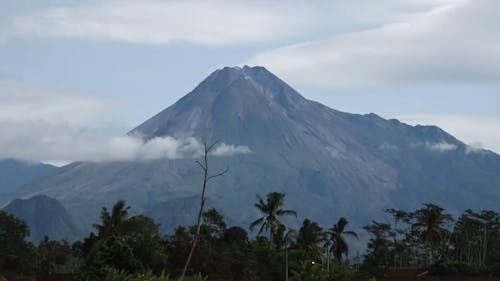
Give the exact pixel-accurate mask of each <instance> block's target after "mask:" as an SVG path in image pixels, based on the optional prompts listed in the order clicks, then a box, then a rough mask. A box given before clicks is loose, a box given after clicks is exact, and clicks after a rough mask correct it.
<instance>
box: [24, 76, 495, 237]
mask: <svg viewBox="0 0 500 281" xmlns="http://www.w3.org/2000/svg"><path fill="white" fill-rule="evenodd" d="M128 134H129V135H131V136H137V137H140V138H142V139H143V140H144V141H149V140H152V139H155V138H160V137H172V138H175V139H186V138H195V139H197V140H199V141H200V142H201V141H205V142H207V143H211V142H213V141H216V140H219V141H221V142H224V143H226V144H234V145H238V146H241V147H245V148H248V150H247V153H240V154H234V155H226V156H218V157H215V156H214V157H211V158H210V169H212V170H213V171H217V170H219V169H222V168H224V167H226V166H227V167H229V168H230V170H229V172H228V173H227V174H226V175H224V176H223V177H219V178H217V179H216V180H215V181H213V182H211V184H210V186H209V188H208V205H209V206H210V207H214V208H216V209H218V210H219V211H220V212H221V213H222V214H224V215H225V217H226V219H227V221H228V222H229V223H231V224H237V225H241V226H244V227H247V226H248V224H249V222H250V221H252V220H253V219H255V218H256V217H257V215H258V214H257V212H256V210H255V209H254V206H253V204H254V202H255V200H256V195H257V194H260V195H262V196H264V195H265V194H267V193H268V192H270V191H278V192H283V193H285V194H286V205H287V208H290V209H294V210H296V211H297V212H298V214H299V219H297V220H295V219H293V220H291V221H290V222H289V223H290V224H292V225H295V226H297V225H299V224H300V223H301V219H303V218H305V217H307V218H310V219H312V220H315V221H318V222H319V223H320V224H322V225H323V226H324V227H330V226H331V225H332V224H333V223H334V222H336V221H337V220H338V218H339V217H340V216H344V217H347V218H348V219H349V220H350V221H351V224H353V225H355V226H357V227H362V226H363V225H365V224H367V223H369V222H370V221H371V220H373V219H378V218H382V217H383V216H384V210H385V209H386V208H401V209H411V208H417V207H420V206H421V204H422V203H435V204H438V205H440V206H442V207H444V208H446V209H447V211H449V212H451V213H454V214H457V213H459V212H461V211H463V210H465V209H468V208H471V209H492V210H497V211H498V210H499V208H500V205H498V202H500V156H499V155H497V154H495V153H493V152H491V151H487V150H477V149H471V148H470V147H469V146H467V145H466V144H464V143H463V142H461V141H459V140H457V139H456V138H455V137H453V136H451V135H450V134H448V133H446V132H445V131H443V130H442V129H440V128H438V127H436V126H410V125H407V124H404V123H401V122H399V121H398V120H394V119H391V120H386V119H383V118H381V117H379V116H377V115H376V114H373V113H371V114H366V115H358V114H350V113H344V112H340V111H337V110H334V109H331V108H329V107H327V106H325V105H322V104H320V103H318V102H315V101H311V100H308V99H306V98H304V97H303V96H301V95H300V94H299V93H298V92H297V91H295V90H294V89H293V88H291V87H290V86H289V85H288V84H287V83H285V82H284V81H282V80H281V79H279V78H278V77H276V76H275V75H274V74H272V73H271V72H269V71H268V70H266V69H265V68H263V67H248V66H245V67H241V68H240V67H225V68H222V69H219V70H216V71H215V72H213V73H212V74H211V75H210V76H209V77H207V78H206V79H205V80H204V81H202V82H201V83H200V84H199V85H198V86H197V87H196V88H195V89H194V90H193V91H192V92H190V93H189V94H187V95H186V96H184V97H183V98H181V99H180V100H179V101H177V102H176V103H175V104H173V105H172V106H170V107H168V108H166V109H165V110H163V111H162V112H160V113H158V114H157V115H155V116H154V117H152V118H151V119H149V120H147V121H146V122H144V123H143V124H141V125H140V126H138V127H137V128H135V129H133V130H131V131H130V132H129V133H128ZM201 180H202V175H201V171H200V170H199V167H198V166H197V165H196V164H195V162H194V159H192V158H189V157H188V158H181V159H155V160H148V161H144V160H143V161H121V162H107V163H90V162H79V163H72V164H70V165H67V166H65V167H62V168H59V169H58V170H56V171H55V172H54V173H51V174H50V176H47V177H45V178H42V179H39V180H37V181H36V182H33V183H31V184H29V185H26V186H25V187H24V188H23V189H22V190H21V191H19V192H18V193H16V194H15V196H16V197H30V196H33V195H36V194H45V195H48V196H50V197H52V198H55V199H57V200H58V201H60V202H61V203H62V204H63V205H64V206H65V208H66V209H67V211H68V212H69V213H70V214H71V216H72V217H74V218H75V219H76V221H77V223H78V224H79V227H81V228H83V229H89V230H90V226H91V224H92V223H95V221H96V220H97V218H98V212H99V211H100V208H101V207H102V206H110V205H112V204H113V203H114V202H116V201H117V200H118V199H125V200H126V201H127V203H128V204H129V205H131V206H132V207H133V208H132V210H135V212H137V213H145V214H148V215H150V216H152V217H154V218H155V219H156V220H157V221H158V222H159V223H161V225H162V229H163V230H165V231H171V230H172V229H174V228H175V227H177V226H178V225H179V224H183V225H187V224H193V223H194V222H195V219H194V218H195V215H196V208H197V204H198V200H199V196H200V194H199V193H200V188H201Z"/></svg>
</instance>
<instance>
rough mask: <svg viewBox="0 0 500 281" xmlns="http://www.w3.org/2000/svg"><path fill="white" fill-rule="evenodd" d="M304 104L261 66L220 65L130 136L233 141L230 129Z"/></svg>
mask: <svg viewBox="0 0 500 281" xmlns="http://www.w3.org/2000/svg"><path fill="white" fill-rule="evenodd" d="M306 104H307V100H306V99H305V98H303V97H302V96H301V95H300V94H299V93H297V92H296V91H295V90H294V89H292V88H291V87H290V86H288V85H287V84H286V83H285V82H283V81H282V80H280V79H279V78H278V77H276V76H275V75H274V74H272V73H271V72H269V71H268V70H267V69H265V68H264V67H248V66H244V67H243V68H239V67H225V68H223V69H219V70H216V71H215V72H213V73H212V74H211V75H210V76H209V77H207V78H206V79H205V80H203V82H201V83H200V84H199V85H198V86H197V87H196V88H195V89H194V90H193V91H192V92H191V93H189V94H188V95H186V96H185V97H183V98H182V99H180V100H179V101H178V102H176V103H175V104H174V105H172V106H171V107H169V108H167V109H165V110H164V111H162V112H160V113H159V114H157V115H156V116H154V117H153V118H151V119H149V120H148V121H146V122H145V123H143V124H142V125H140V126H139V127H137V128H136V129H134V130H132V131H131V132H130V133H129V134H135V135H140V136H143V137H145V138H146V139H149V138H153V137H163V136H173V137H189V136H195V137H206V138H213V137H216V138H221V139H224V140H226V139H232V138H234V137H235V134H234V131H233V130H237V131H241V129H242V126H243V127H245V128H246V129H257V128H254V126H246V125H247V124H248V123H249V122H260V123H261V122H266V121H270V120H273V119H276V118H278V119H281V118H283V117H284V118H287V117H290V116H289V115H290V114H293V113H294V112H297V111H299V110H305V109H306V108H305V107H304V106H305V105H306ZM248 125H251V124H248ZM260 125H264V124H260ZM260 129H262V130H266V129H271V130H280V131H281V130H282V129H283V128H282V127H280V126H272V124H270V126H269V128H265V127H262V128H260ZM253 133H257V132H247V134H246V136H242V137H252V136H254V134H253ZM261 133H262V132H260V133H259V134H258V135H261ZM267 133H270V132H267ZM235 141H239V140H235Z"/></svg>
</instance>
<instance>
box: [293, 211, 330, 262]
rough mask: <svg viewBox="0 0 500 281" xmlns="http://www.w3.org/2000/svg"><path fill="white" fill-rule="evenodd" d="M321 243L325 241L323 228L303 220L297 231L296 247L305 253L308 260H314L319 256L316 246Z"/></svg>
mask: <svg viewBox="0 0 500 281" xmlns="http://www.w3.org/2000/svg"><path fill="white" fill-rule="evenodd" d="M323 241H325V233H324V232H323V228H321V226H319V224H318V223H316V222H312V221H310V220H308V219H305V220H304V222H303V223H302V227H301V228H300V230H299V236H298V238H297V244H298V246H299V247H300V248H302V249H303V250H304V251H305V252H306V254H307V255H308V257H309V258H311V259H312V260H316V259H318V257H319V256H320V255H321V254H320V252H319V250H320V249H319V247H318V245H320V244H321V243H322V242H323Z"/></svg>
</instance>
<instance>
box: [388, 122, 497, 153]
mask: <svg viewBox="0 0 500 281" xmlns="http://www.w3.org/2000/svg"><path fill="white" fill-rule="evenodd" d="M397 118H398V119H399V120H401V121H402V122H405V123H408V124H410V125H437V126H439V127H441V128H442V129H443V130H445V131H447V132H448V133H450V134H452V135H453V136H455V137H457V138H458V139H459V140H461V141H463V142H464V143H466V144H469V148H470V150H469V152H472V151H473V150H476V151H477V150H478V149H480V148H484V149H490V150H492V151H495V152H496V153H498V154H500V116H469V115H445V114H412V115H401V116H398V117H397Z"/></svg>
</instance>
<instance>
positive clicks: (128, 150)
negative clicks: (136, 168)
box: [0, 123, 251, 164]
mask: <svg viewBox="0 0 500 281" xmlns="http://www.w3.org/2000/svg"><path fill="white" fill-rule="evenodd" d="M0 128H5V124H1V123H0ZM45 128H47V126H45ZM61 129H62V128H60V127H54V128H53V130H50V131H51V132H53V134H51V133H49V134H43V133H41V132H38V133H41V134H39V135H34V134H33V132H24V133H21V134H20V133H19V131H18V134H17V135H16V136H15V137H14V136H13V135H11V137H9V136H5V135H2V136H0V159H1V158H14V159H19V160H24V161H29V162H46V163H56V164H65V163H70V162H75V161H88V162H114V161H147V160H156V159H183V158H196V157H200V156H202V155H203V151H204V146H203V144H202V143H201V142H199V141H198V140H197V139H195V138H193V137H188V138H184V139H176V138H173V137H170V136H167V137H157V138H153V139H150V140H148V141H144V140H143V139H141V138H139V137H135V136H120V137H112V138H108V139H95V138H91V137H90V136H89V135H86V134H81V133H78V131H73V130H61ZM13 131H14V130H11V132H13ZM250 152H251V150H250V148H248V147H247V146H240V145H231V144H225V143H220V144H218V145H217V146H216V147H215V148H214V150H213V153H212V155H214V156H232V155H236V154H246V153H250Z"/></svg>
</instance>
